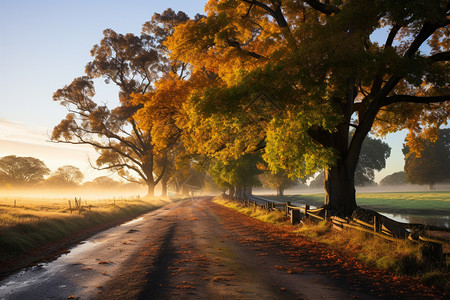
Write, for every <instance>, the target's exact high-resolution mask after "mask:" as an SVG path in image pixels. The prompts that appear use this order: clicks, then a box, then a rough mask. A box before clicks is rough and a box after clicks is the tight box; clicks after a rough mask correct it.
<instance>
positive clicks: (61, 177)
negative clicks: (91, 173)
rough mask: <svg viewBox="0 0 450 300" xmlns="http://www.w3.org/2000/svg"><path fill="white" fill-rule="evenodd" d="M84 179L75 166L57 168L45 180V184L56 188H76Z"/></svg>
mask: <svg viewBox="0 0 450 300" xmlns="http://www.w3.org/2000/svg"><path fill="white" fill-rule="evenodd" d="M83 179H84V174H83V172H81V171H80V169H79V168H77V167H75V166H70V165H66V166H62V167H59V168H58V169H57V170H56V171H55V172H53V174H52V175H51V176H50V177H49V178H47V180H46V184H48V185H51V186H57V187H73V186H78V185H80V184H81V183H82V181H83Z"/></svg>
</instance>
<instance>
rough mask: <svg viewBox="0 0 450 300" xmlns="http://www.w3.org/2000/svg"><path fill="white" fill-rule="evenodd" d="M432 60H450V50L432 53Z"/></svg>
mask: <svg viewBox="0 0 450 300" xmlns="http://www.w3.org/2000/svg"><path fill="white" fill-rule="evenodd" d="M428 58H429V59H430V60H431V61H432V62H438V61H449V60H450V51H447V52H441V53H436V54H434V55H431V56H430V57H428Z"/></svg>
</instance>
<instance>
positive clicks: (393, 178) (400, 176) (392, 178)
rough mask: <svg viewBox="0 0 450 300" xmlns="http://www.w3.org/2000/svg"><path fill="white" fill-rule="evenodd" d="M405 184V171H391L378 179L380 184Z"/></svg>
mask: <svg viewBox="0 0 450 300" xmlns="http://www.w3.org/2000/svg"><path fill="white" fill-rule="evenodd" d="M402 184H407V181H406V173H405V172H404V171H399V172H395V173H392V174H391V175H388V176H386V177H384V178H383V179H381V180H380V186H390V185H402Z"/></svg>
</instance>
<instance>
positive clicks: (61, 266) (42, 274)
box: [0, 217, 144, 300]
mask: <svg viewBox="0 0 450 300" xmlns="http://www.w3.org/2000/svg"><path fill="white" fill-rule="evenodd" d="M143 221H144V217H138V218H136V219H133V220H131V221H129V222H126V223H123V224H121V225H120V226H117V227H114V228H111V229H109V230H107V231H104V232H102V233H99V234H98V235H94V236H93V237H91V238H90V239H88V240H84V241H81V242H80V243H78V245H76V246H75V247H73V248H71V249H69V252H68V253H65V254H63V255H61V256H60V257H59V258H57V259H56V260H54V261H52V262H48V263H41V264H37V265H36V266H34V267H31V268H25V269H22V270H21V271H19V272H18V273H16V274H13V275H11V276H9V277H8V278H6V279H4V280H3V281H0V299H2V300H3V299H20V300H21V299H31V298H29V297H26V298H23V297H22V298H21V296H19V298H18V297H16V296H15V295H16V294H17V293H19V294H17V295H22V294H23V295H31V294H33V293H35V292H37V290H39V291H40V293H47V292H44V291H43V290H42V289H44V286H46V284H43V283H44V282H46V283H51V284H53V287H54V290H49V291H48V292H49V293H55V294H58V292H57V290H59V291H63V292H68V291H69V290H74V289H78V290H79V291H80V292H81V290H83V289H84V288H82V287H83V286H82V285H80V283H84V284H85V283H86V282H85V280H87V279H86V278H87V273H83V272H84V271H80V269H81V267H82V265H90V264H92V263H93V262H92V259H93V258H94V256H95V255H96V254H97V253H103V252H104V250H106V249H107V248H108V249H109V248H110V246H111V245H113V244H112V243H114V242H115V241H116V238H117V237H119V240H121V239H122V237H121V236H122V234H126V233H127V231H128V232H137V231H138V230H136V229H129V228H127V227H128V226H130V225H136V224H137V223H139V222H143ZM94 254H95V255H94ZM94 263H95V264H96V262H94ZM96 265H97V264H96ZM95 274H96V273H92V275H91V276H95ZM80 275H81V277H83V279H82V280H80V279H76V278H80ZM89 280H91V279H89ZM90 283H92V284H93V287H94V288H95V286H96V285H98V284H100V281H99V282H98V283H97V282H96V281H95V280H94V279H92V280H91V282H90ZM58 295H59V294H58ZM57 298H58V297H57Z"/></svg>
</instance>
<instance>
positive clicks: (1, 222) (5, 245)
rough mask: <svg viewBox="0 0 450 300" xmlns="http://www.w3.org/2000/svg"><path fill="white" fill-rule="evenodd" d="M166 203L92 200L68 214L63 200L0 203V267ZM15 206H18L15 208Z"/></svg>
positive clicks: (24, 200)
mask: <svg viewBox="0 0 450 300" xmlns="http://www.w3.org/2000/svg"><path fill="white" fill-rule="evenodd" d="M169 202H170V200H154V201H143V200H138V199H136V200H113V199H111V200H101V201H100V200H96V201H90V204H88V203H87V202H86V201H83V205H84V208H82V209H81V210H77V211H74V210H72V211H71V210H70V209H69V205H68V202H67V201H66V200H54V199H53V200H52V199H20V200H19V201H14V202H13V201H11V200H10V199H0V263H2V262H5V261H7V260H11V259H15V258H18V257H20V256H21V255H24V254H27V253H29V252H30V251H32V250H34V249H37V248H41V247H43V248H45V246H46V245H49V244H51V243H57V242H59V241H61V240H64V239H67V238H70V237H73V236H76V235H77V234H78V233H80V232H83V231H87V230H90V229H94V228H96V227H101V226H102V225H106V224H113V223H114V222H115V221H120V220H126V219H129V218H132V217H134V216H137V215H139V214H142V213H145V212H148V211H151V210H153V209H156V208H158V207H161V206H163V205H164V204H167V203H169ZM17 203H19V205H17Z"/></svg>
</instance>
